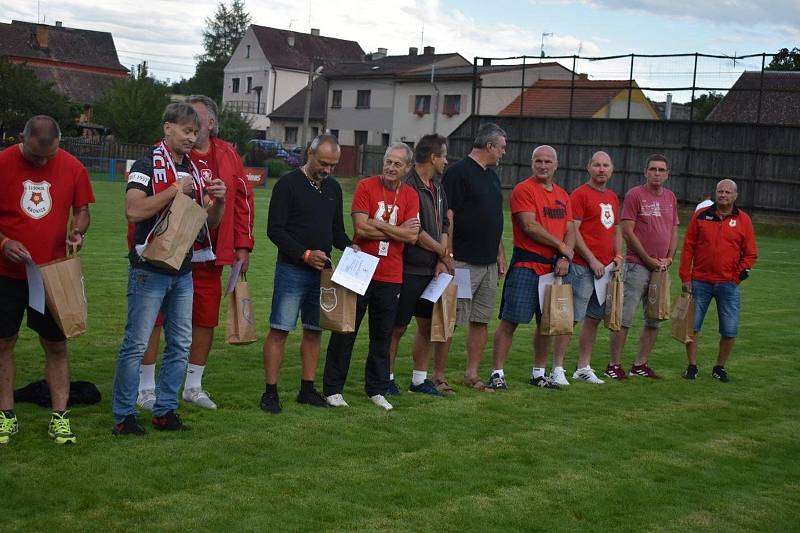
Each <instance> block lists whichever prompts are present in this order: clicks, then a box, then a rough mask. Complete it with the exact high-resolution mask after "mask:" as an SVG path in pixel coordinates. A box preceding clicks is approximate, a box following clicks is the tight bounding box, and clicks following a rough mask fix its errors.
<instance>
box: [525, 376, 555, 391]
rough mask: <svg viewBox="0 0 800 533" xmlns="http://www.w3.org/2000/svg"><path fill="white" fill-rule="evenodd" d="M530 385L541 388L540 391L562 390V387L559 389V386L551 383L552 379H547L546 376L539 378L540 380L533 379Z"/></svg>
mask: <svg viewBox="0 0 800 533" xmlns="http://www.w3.org/2000/svg"><path fill="white" fill-rule="evenodd" d="M528 385H532V386H534V387H539V388H540V389H556V390H560V389H561V387H559V386H558V385H557V384H555V383H553V382H552V381H550V379H549V378H548V377H546V376H545V377H538V378H531V380H530V381H529V382H528Z"/></svg>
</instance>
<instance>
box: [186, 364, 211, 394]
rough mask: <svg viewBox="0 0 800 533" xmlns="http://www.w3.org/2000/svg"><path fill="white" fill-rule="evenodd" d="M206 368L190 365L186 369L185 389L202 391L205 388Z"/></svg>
mask: <svg viewBox="0 0 800 533" xmlns="http://www.w3.org/2000/svg"><path fill="white" fill-rule="evenodd" d="M205 369H206V367H205V366H200V365H193V364H192V363H189V365H188V366H187V367H186V383H185V384H184V385H183V388H184V389H202V388H203V370H205Z"/></svg>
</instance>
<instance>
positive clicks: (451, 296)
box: [431, 281, 458, 342]
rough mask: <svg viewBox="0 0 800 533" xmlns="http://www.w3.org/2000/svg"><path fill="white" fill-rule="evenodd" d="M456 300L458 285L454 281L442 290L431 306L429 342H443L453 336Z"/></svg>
mask: <svg viewBox="0 0 800 533" xmlns="http://www.w3.org/2000/svg"><path fill="white" fill-rule="evenodd" d="M457 300H458V285H456V283H455V282H454V281H451V282H450V285H448V286H447V288H446V289H445V290H444V292H443V293H442V295H441V296H440V297H439V299H438V300H436V303H434V304H433V314H432V315H431V341H432V342H445V341H447V339H449V338H450V337H452V336H453V331H455V327H456V301H457Z"/></svg>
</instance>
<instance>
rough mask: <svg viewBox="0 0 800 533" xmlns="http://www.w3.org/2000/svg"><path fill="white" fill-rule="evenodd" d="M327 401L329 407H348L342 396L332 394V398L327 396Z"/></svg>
mask: <svg viewBox="0 0 800 533" xmlns="http://www.w3.org/2000/svg"><path fill="white" fill-rule="evenodd" d="M325 401H326V402H328V405H330V406H331V407H348V405H347V402H346V401H344V396H342V395H341V394H331V395H330V396H326V397H325Z"/></svg>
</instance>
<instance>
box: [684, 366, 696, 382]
mask: <svg viewBox="0 0 800 533" xmlns="http://www.w3.org/2000/svg"><path fill="white" fill-rule="evenodd" d="M683 379H697V365H689V366H687V367H686V370H685V371H684V372H683Z"/></svg>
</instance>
